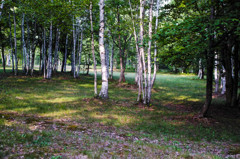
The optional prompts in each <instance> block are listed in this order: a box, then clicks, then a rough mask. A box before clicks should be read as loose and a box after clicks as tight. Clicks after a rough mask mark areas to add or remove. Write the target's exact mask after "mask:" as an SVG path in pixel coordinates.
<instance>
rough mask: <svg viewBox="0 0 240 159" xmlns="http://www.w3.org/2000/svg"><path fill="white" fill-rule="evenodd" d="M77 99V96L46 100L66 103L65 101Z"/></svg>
mask: <svg viewBox="0 0 240 159" xmlns="http://www.w3.org/2000/svg"><path fill="white" fill-rule="evenodd" d="M75 100H76V97H67V98H64V97H63V98H53V99H48V100H45V102H49V103H64V102H73V101H75Z"/></svg>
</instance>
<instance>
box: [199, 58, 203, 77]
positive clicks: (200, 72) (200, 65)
mask: <svg viewBox="0 0 240 159" xmlns="http://www.w3.org/2000/svg"><path fill="white" fill-rule="evenodd" d="M203 76H204V75H203V68H202V59H200V60H199V66H198V78H199V79H203Z"/></svg>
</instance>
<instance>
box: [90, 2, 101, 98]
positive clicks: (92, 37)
mask: <svg viewBox="0 0 240 159" xmlns="http://www.w3.org/2000/svg"><path fill="white" fill-rule="evenodd" d="M89 10H90V23H91V50H92V58H93V71H94V96H97V68H96V59H95V50H94V35H93V17H92V1H90V8H89ZM100 20H101V18H100ZM100 23H101V21H100ZM99 35H100V33H99ZM99 44H100V40H99ZM99 47H100V46H99Z"/></svg>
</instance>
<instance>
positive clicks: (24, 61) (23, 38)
mask: <svg viewBox="0 0 240 159" xmlns="http://www.w3.org/2000/svg"><path fill="white" fill-rule="evenodd" d="M24 17H25V14H24V13H23V15H22V52H23V70H24V72H25V73H26V66H27V64H26V54H27V49H26V43H25V31H24Z"/></svg>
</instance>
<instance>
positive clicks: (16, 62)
mask: <svg viewBox="0 0 240 159" xmlns="http://www.w3.org/2000/svg"><path fill="white" fill-rule="evenodd" d="M13 14H14V16H13V21H14V56H15V69H14V75H15V76H16V75H17V74H18V60H17V35H16V34H17V33H16V25H17V24H16V15H15V11H14V12H13Z"/></svg>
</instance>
